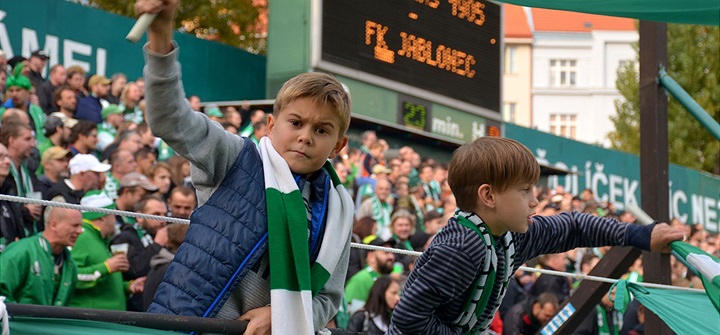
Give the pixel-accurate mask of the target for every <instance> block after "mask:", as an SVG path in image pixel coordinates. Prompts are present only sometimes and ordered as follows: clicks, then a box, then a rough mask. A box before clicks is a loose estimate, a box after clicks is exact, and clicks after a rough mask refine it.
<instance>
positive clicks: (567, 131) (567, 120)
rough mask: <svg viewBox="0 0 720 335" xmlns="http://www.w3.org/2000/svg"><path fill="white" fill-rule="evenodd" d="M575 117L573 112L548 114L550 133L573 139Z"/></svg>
mask: <svg viewBox="0 0 720 335" xmlns="http://www.w3.org/2000/svg"><path fill="white" fill-rule="evenodd" d="M576 119H577V116H576V115H574V114H550V133H551V134H554V135H558V136H562V137H567V138H571V139H575V136H576V134H575V130H576V127H575V124H576Z"/></svg>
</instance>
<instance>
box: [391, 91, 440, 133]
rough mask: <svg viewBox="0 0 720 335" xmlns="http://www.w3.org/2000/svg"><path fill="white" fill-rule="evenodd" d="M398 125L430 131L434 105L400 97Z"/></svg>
mask: <svg viewBox="0 0 720 335" xmlns="http://www.w3.org/2000/svg"><path fill="white" fill-rule="evenodd" d="M398 105H399V106H398V110H399V111H400V113H398V123H399V124H401V125H403V126H406V127H410V128H414V129H418V130H424V131H430V120H431V109H432V103H430V102H429V101H424V100H422V99H418V98H414V97H409V96H406V95H403V94H401V95H400V96H399V97H398Z"/></svg>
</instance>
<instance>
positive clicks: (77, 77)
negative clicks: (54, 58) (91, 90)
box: [55, 65, 88, 100]
mask: <svg viewBox="0 0 720 335" xmlns="http://www.w3.org/2000/svg"><path fill="white" fill-rule="evenodd" d="M66 72H67V79H66V80H67V82H66V84H67V86H68V87H70V88H71V89H72V90H73V91H75V96H76V97H77V99H80V98H83V97H86V96H87V95H88V92H87V90H86V89H85V69H83V68H82V67H81V66H79V65H73V66H71V67H69V68H67V71H66ZM55 100H57V98H56V99H55Z"/></svg>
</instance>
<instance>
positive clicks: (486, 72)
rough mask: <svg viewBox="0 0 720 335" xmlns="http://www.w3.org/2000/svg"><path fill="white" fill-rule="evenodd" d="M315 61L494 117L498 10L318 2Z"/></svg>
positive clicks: (454, 2)
mask: <svg viewBox="0 0 720 335" xmlns="http://www.w3.org/2000/svg"><path fill="white" fill-rule="evenodd" d="M321 58H322V60H323V61H327V62H331V63H335V64H338V65H342V66H345V67H348V68H351V69H354V70H359V71H362V72H366V73H370V74H373V75H376V76H379V77H382V78H387V79H390V80H393V81H396V82H400V83H403V84H406V85H410V86H413V87H417V88H421V89H423V90H427V91H430V92H434V93H437V94H440V95H443V96H446V97H449V98H452V99H456V100H459V101H463V102H467V103H470V104H473V105H477V106H480V107H484V108H486V109H488V110H491V111H496V112H498V113H499V111H500V6H499V5H496V4H493V3H490V2H487V1H478V0H365V1H337V0H335V1H333V0H325V1H323V5H322V49H321ZM403 110H404V109H403Z"/></svg>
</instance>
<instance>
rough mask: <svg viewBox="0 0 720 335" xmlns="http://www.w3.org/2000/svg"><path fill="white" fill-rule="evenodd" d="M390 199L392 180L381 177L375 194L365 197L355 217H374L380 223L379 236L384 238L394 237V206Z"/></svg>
mask: <svg viewBox="0 0 720 335" xmlns="http://www.w3.org/2000/svg"><path fill="white" fill-rule="evenodd" d="M389 201H390V182H389V181H388V180H387V179H380V180H378V181H377V185H376V186H375V194H373V195H372V196H370V197H369V198H367V199H365V201H363V202H362V204H361V205H360V208H358V209H357V211H356V213H355V218H362V217H365V216H370V217H372V218H373V219H374V220H375V221H376V222H377V224H378V237H380V238H382V239H389V238H391V237H392V232H391V231H390V214H391V213H392V210H393V206H392V205H391V204H390V202H389Z"/></svg>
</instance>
